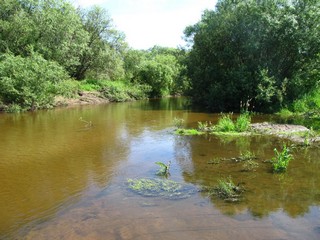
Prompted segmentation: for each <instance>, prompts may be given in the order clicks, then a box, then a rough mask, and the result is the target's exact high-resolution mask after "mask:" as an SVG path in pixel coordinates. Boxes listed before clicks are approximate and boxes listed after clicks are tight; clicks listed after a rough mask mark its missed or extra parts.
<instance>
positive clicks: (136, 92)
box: [80, 80, 151, 102]
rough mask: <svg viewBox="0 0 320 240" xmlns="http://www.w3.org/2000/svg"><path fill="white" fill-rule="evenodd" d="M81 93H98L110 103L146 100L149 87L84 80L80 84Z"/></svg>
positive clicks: (118, 82) (121, 82)
mask: <svg viewBox="0 0 320 240" xmlns="http://www.w3.org/2000/svg"><path fill="white" fill-rule="evenodd" d="M80 89H81V90H83V91H99V92H101V93H102V95H103V96H104V97H106V98H107V99H109V100H110V101H112V102H125V101H130V100H138V99H146V98H148V96H149V92H150V91H151V87H150V86H148V85H138V84H135V85H133V84H131V83H127V82H123V81H107V80H85V81H82V82H81V85H80Z"/></svg>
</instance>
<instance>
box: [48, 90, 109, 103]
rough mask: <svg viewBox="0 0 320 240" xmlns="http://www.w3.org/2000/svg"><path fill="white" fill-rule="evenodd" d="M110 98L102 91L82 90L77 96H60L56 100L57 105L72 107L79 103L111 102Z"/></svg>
mask: <svg viewBox="0 0 320 240" xmlns="http://www.w3.org/2000/svg"><path fill="white" fill-rule="evenodd" d="M109 102H110V100H109V99H107V98H105V97H104V96H103V95H102V94H101V93H100V92H93V91H90V92H89V91H82V92H79V93H78V96H77V97H76V98H65V97H62V96H58V97H56V98H55V100H54V106H56V107H61V106H64V107H72V106H77V105H89V104H102V103H109Z"/></svg>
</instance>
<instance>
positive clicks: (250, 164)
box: [242, 159, 259, 172]
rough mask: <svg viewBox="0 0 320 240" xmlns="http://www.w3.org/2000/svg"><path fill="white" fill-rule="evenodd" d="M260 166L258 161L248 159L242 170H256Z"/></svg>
mask: <svg viewBox="0 0 320 240" xmlns="http://www.w3.org/2000/svg"><path fill="white" fill-rule="evenodd" d="M258 167H259V164H258V163H257V162H256V161H253V160H251V159H250V160H248V161H245V162H244V163H243V165H242V171H244V172H250V171H255V169H256V168H258Z"/></svg>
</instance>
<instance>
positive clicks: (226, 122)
mask: <svg viewBox="0 0 320 240" xmlns="http://www.w3.org/2000/svg"><path fill="white" fill-rule="evenodd" d="M235 130H236V128H235V124H234V123H233V121H232V119H231V114H224V115H222V117H221V118H220V119H219V120H218V123H217V125H215V127H214V131H217V132H234V131H235Z"/></svg>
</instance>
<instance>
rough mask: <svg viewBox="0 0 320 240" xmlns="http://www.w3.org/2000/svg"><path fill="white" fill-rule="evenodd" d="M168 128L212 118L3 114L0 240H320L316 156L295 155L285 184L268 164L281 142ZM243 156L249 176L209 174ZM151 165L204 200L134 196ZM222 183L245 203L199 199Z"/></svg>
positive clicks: (178, 103)
mask: <svg viewBox="0 0 320 240" xmlns="http://www.w3.org/2000/svg"><path fill="white" fill-rule="evenodd" d="M175 117H177V118H183V119H185V125H186V126H188V127H195V126H196V125H197V122H198V121H212V122H213V123H215V122H216V121H217V117H218V115H214V114H206V113H200V112H193V111H189V110H187V108H186V100H185V99H183V98H180V99H163V100H156V101H150V102H149V101H140V102H134V103H121V104H108V105H99V106H86V107H77V108H71V109H55V110H50V111H39V112H36V113H24V114H16V115H14V114H0V133H1V138H0V179H1V181H0V239H108V240H109V239H110V240H112V239H115V240H118V239H119V240H120V239H137V240H141V239H157V240H159V239H166V240H168V239H184V240H188V239H190V240H194V239H238V240H240V239H320V207H319V205H320V174H319V172H320V171H319V170H320V159H319V153H320V150H319V149H318V148H306V149H303V148H298V149H296V150H295V151H294V160H293V161H292V162H290V165H289V169H288V171H287V173H286V174H273V173H272V171H271V165H270V163H269V162H268V161H266V160H269V159H271V158H272V157H273V154H274V153H273V149H274V148H275V147H277V148H280V146H281V145H282V141H283V140H280V139H277V138H271V137H266V136H254V137H253V136H252V137H249V136H247V137H240V138H231V137H224V138H218V137H215V136H194V137H191V136H176V135H174V134H173V130H174V128H173V119H174V118H175ZM81 119H82V120H81ZM263 120H265V119H264V117H262V118H261V117H260V116H257V117H254V121H263ZM90 122H91V123H92V124H90ZM289 144H290V143H289ZM248 150H249V151H252V152H254V153H255V154H256V155H257V156H258V159H257V162H258V163H259V167H258V168H257V170H256V171H255V172H243V171H242V169H243V165H242V163H236V162H233V161H223V162H221V163H217V164H209V163H212V160H213V159H218V158H232V157H237V156H239V155H240V154H241V153H244V152H246V151H248ZM157 161H161V162H164V163H168V162H169V161H171V163H172V164H171V169H170V173H171V175H170V176H169V179H171V180H174V181H178V182H181V183H188V184H191V185H192V186H194V188H195V189H199V191H196V192H195V193H194V194H193V195H192V196H191V197H189V198H186V199H179V200H170V199H163V198H158V197H144V196H141V195H137V194H135V193H134V192H132V191H130V190H129V189H128V186H127V180H128V179H138V178H159V177H158V176H157V175H156V173H157V171H158V169H159V167H158V166H157V165H156V164H155V162H157ZM229 176H230V177H232V179H233V180H234V182H236V183H238V182H239V183H241V184H242V185H243V186H244V187H245V189H246V191H245V193H244V199H243V201H241V202H240V203H227V202H224V201H223V200H219V199H217V198H216V197H209V196H208V195H207V194H206V193H204V192H201V191H200V189H201V187H202V186H214V185H215V184H216V183H217V181H218V179H220V178H223V177H229Z"/></svg>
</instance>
